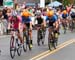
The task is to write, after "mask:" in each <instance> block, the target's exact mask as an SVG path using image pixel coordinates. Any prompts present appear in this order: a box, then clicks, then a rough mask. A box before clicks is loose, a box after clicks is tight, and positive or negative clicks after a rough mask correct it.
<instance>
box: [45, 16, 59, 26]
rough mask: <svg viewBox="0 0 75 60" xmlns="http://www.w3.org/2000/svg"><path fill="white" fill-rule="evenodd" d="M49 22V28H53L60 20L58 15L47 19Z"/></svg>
mask: <svg viewBox="0 0 75 60" xmlns="http://www.w3.org/2000/svg"><path fill="white" fill-rule="evenodd" d="M48 20H49V26H53V23H54V22H56V21H57V20H58V17H57V16H56V15H53V16H52V17H48V16H47V17H46V21H48Z"/></svg>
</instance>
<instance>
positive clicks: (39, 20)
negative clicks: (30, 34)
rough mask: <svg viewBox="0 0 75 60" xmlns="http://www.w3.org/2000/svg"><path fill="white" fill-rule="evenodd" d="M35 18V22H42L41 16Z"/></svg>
mask: <svg viewBox="0 0 75 60" xmlns="http://www.w3.org/2000/svg"><path fill="white" fill-rule="evenodd" d="M35 20H37V24H42V23H43V18H42V17H39V18H38V17H36V19H35Z"/></svg>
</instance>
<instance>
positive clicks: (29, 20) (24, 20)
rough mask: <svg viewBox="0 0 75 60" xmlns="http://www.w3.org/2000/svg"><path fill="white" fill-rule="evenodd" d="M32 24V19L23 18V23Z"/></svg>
mask: <svg viewBox="0 0 75 60" xmlns="http://www.w3.org/2000/svg"><path fill="white" fill-rule="evenodd" d="M30 22H31V18H30V17H23V16H22V23H30Z"/></svg>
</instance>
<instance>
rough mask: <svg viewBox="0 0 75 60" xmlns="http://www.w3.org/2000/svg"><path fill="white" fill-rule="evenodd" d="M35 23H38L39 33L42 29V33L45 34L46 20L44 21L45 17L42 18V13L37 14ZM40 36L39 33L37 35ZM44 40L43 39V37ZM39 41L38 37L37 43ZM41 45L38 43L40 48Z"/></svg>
mask: <svg viewBox="0 0 75 60" xmlns="http://www.w3.org/2000/svg"><path fill="white" fill-rule="evenodd" d="M35 21H37V24H36V25H37V26H36V27H37V31H38V30H39V29H41V28H42V31H44V32H45V20H44V18H43V16H42V14H41V11H37V13H36V17H35ZM35 21H34V23H35ZM37 34H38V33H37ZM41 38H42V37H41ZM38 40H39V38H38V37H37V41H38ZM39 45H40V44H39V43H38V46H39Z"/></svg>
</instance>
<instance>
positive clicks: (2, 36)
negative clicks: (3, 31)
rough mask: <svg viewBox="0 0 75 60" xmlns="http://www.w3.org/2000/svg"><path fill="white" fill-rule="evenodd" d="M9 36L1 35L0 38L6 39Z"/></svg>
mask: <svg viewBox="0 0 75 60" xmlns="http://www.w3.org/2000/svg"><path fill="white" fill-rule="evenodd" d="M8 37H10V35H1V36H0V38H8Z"/></svg>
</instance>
